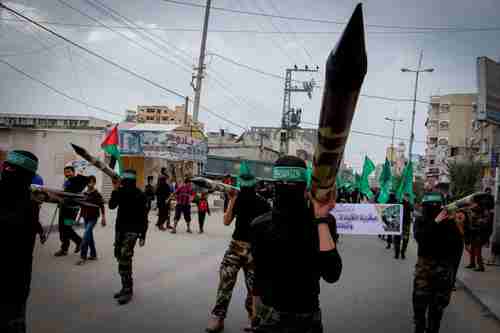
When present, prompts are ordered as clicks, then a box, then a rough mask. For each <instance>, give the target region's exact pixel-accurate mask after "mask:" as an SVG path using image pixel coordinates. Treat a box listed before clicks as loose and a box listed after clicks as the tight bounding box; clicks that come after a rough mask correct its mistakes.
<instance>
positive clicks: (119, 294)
mask: <svg viewBox="0 0 500 333" xmlns="http://www.w3.org/2000/svg"><path fill="white" fill-rule="evenodd" d="M122 294H123V288H122V289H121V290H120V291H119V292H117V293H115V294H114V295H113V298H114V299H118V298H120V296H121V295H122Z"/></svg>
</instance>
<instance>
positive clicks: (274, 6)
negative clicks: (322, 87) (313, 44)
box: [256, 0, 314, 64]
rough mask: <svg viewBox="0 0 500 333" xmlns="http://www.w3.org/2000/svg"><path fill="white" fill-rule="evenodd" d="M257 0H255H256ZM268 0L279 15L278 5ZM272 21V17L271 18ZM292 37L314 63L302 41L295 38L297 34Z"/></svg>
mask: <svg viewBox="0 0 500 333" xmlns="http://www.w3.org/2000/svg"><path fill="white" fill-rule="evenodd" d="M256 1H257V0H256ZM268 2H269V5H270V6H271V7H272V8H273V10H274V12H275V13H276V14H278V15H280V12H279V9H278V7H277V6H276V5H275V4H274V2H273V1H272V0H268ZM271 21H272V19H271ZM285 23H286V25H287V27H288V28H290V26H289V25H288V22H285ZM288 31H290V29H288ZM280 32H281V31H280ZM292 37H293V39H294V40H295V43H297V44H298V45H299V46H300V47H301V48H302V50H304V53H305V54H306V55H307V57H308V58H309V61H311V64H313V63H314V60H313V57H312V55H311V53H310V52H309V51H308V50H307V49H306V48H305V47H304V44H302V42H301V41H300V40H299V39H298V38H297V35H296V34H292Z"/></svg>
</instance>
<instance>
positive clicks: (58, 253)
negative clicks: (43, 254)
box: [54, 250, 68, 257]
mask: <svg viewBox="0 0 500 333" xmlns="http://www.w3.org/2000/svg"><path fill="white" fill-rule="evenodd" d="M67 255H68V251H64V250H59V251H57V252H56V253H54V257H62V256H67Z"/></svg>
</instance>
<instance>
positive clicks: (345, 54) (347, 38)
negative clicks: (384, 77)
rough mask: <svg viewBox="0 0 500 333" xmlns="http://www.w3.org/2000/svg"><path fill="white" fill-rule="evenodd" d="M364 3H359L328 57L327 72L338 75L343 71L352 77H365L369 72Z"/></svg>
mask: <svg viewBox="0 0 500 333" xmlns="http://www.w3.org/2000/svg"><path fill="white" fill-rule="evenodd" d="M367 62H368V61H367V56H366V46H365V27H364V19H363V5H362V4H361V3H359V4H358V5H357V6H356V8H355V9H354V12H353V13H352V15H351V18H350V19H349V22H348V23H347V25H346V27H345V29H344V31H343V33H342V36H341V37H340V40H339V41H338V43H337V46H336V47H335V49H334V50H333V51H332V53H331V54H330V56H329V57H328V60H327V63H326V72H327V75H328V72H329V71H330V72H332V73H331V74H334V75H336V76H338V75H339V74H341V73H342V72H343V73H344V74H347V73H348V74H349V76H350V77H351V78H358V81H359V80H361V81H362V79H363V78H364V76H365V75H366V72H367Z"/></svg>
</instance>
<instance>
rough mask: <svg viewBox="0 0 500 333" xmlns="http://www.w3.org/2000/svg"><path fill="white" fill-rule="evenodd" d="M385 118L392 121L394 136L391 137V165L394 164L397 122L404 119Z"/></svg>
mask: <svg viewBox="0 0 500 333" xmlns="http://www.w3.org/2000/svg"><path fill="white" fill-rule="evenodd" d="M384 119H385V120H387V121H390V122H392V137H391V166H394V134H395V130H396V123H397V122H398V121H399V122H402V121H403V119H396V118H389V117H385V118H384Z"/></svg>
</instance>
